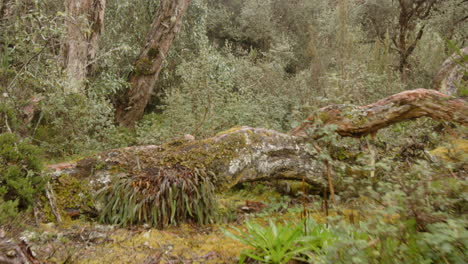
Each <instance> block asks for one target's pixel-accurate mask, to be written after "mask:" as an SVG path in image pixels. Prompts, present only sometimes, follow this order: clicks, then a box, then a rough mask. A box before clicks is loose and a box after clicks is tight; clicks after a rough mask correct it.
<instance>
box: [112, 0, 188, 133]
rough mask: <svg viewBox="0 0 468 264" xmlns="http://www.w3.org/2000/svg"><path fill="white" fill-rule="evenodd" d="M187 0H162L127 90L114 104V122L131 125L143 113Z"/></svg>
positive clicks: (179, 23)
mask: <svg viewBox="0 0 468 264" xmlns="http://www.w3.org/2000/svg"><path fill="white" fill-rule="evenodd" d="M190 2H191V0H162V1H161V3H160V7H159V9H158V13H157V14H156V17H155V20H154V21H153V24H152V25H151V29H150V31H149V33H148V36H147V40H146V45H145V47H144V48H143V49H142V51H141V53H140V56H139V57H138V59H137V61H136V62H135V64H134V71H133V72H132V73H131V74H130V77H129V82H130V89H129V90H127V91H126V92H125V93H124V94H123V95H122V96H121V97H120V98H119V100H118V102H117V104H116V114H115V115H116V121H117V123H119V124H120V125H122V126H126V127H132V126H133V125H134V124H135V122H136V121H138V120H140V119H141V117H142V116H143V113H144V110H145V107H146V105H147V104H148V102H149V99H150V97H151V94H152V92H153V87H154V85H155V83H156V81H157V80H158V76H159V72H160V71H161V69H162V67H163V65H164V62H165V59H166V56H167V54H168V52H169V49H170V47H171V45H172V41H173V40H174V38H175V36H176V35H177V33H179V31H180V28H181V26H182V17H183V15H184V14H185V12H186V11H187V8H188V6H189V5H190Z"/></svg>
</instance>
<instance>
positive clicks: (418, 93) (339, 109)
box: [290, 89, 468, 137]
mask: <svg viewBox="0 0 468 264" xmlns="http://www.w3.org/2000/svg"><path fill="white" fill-rule="evenodd" d="M423 116H427V117H431V118H433V119H435V120H440V121H451V122H456V123H459V124H461V125H464V126H467V125H468V103H467V102H466V101H465V100H463V99H454V98H452V97H450V96H449V95H446V94H442V93H440V92H437V91H435V90H427V89H416V90H410V91H405V92H401V93H398V94H395V95H392V96H390V97H387V98H385V99H382V100H380V101H377V102H375V103H373V104H369V105H365V106H354V105H331V106H327V107H324V108H321V109H320V110H318V111H317V112H316V113H314V114H312V115H310V116H309V117H308V118H307V119H306V120H305V121H304V122H303V123H302V124H301V125H300V126H298V127H296V128H294V129H292V130H291V131H290V134H291V135H294V136H300V137H309V136H312V137H316V135H309V132H308V131H309V130H311V129H313V128H315V127H317V126H320V125H336V126H337V130H336V132H337V133H339V134H340V135H342V136H350V137H361V136H365V135H368V134H373V133H376V132H377V131H378V130H379V129H382V128H385V127H387V126H389V125H391V124H395V123H398V122H401V121H405V120H411V119H415V118H419V117H423Z"/></svg>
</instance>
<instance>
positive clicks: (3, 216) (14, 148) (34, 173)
mask: <svg viewBox="0 0 468 264" xmlns="http://www.w3.org/2000/svg"><path fill="white" fill-rule="evenodd" d="M39 155H40V151H39V149H38V148H37V147H35V146H32V145H31V144H28V143H27V142H24V141H20V140H19V139H18V137H17V136H15V135H14V134H11V133H3V134H0V223H4V222H5V221H7V220H8V219H9V218H11V217H14V216H15V214H16V213H17V212H18V211H24V210H26V209H28V208H30V207H31V206H32V205H33V202H34V197H35V196H36V195H37V194H38V192H40V191H41V190H42V186H43V182H44V181H43V178H42V176H41V175H40V172H41V161H40V159H39Z"/></svg>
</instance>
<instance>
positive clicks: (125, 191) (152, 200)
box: [99, 164, 218, 228]
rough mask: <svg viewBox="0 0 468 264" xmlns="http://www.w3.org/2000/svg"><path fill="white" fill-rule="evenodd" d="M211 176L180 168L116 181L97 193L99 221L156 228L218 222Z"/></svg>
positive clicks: (144, 172)
mask: <svg viewBox="0 0 468 264" xmlns="http://www.w3.org/2000/svg"><path fill="white" fill-rule="evenodd" d="M210 176H211V175H209V173H206V172H205V171H204V170H201V169H189V168H187V167H184V166H182V165H180V164H178V165H175V166H172V167H154V168H148V169H144V170H142V171H141V172H140V173H138V174H137V176H133V177H126V178H121V179H120V180H117V182H115V183H114V184H112V185H111V186H109V187H108V188H106V189H105V190H103V191H102V192H101V193H100V195H99V196H100V198H101V199H102V202H103V204H104V205H105V206H104V208H103V209H102V211H101V213H100V221H101V222H104V223H109V224H117V225H121V226H129V225H138V224H149V225H151V226H153V227H156V228H164V227H167V226H168V225H176V224H178V223H181V222H194V223H198V224H209V223H213V222H215V221H217V219H218V206H217V202H216V199H215V192H214V186H213V184H212V181H211V179H210V178H211V177H210Z"/></svg>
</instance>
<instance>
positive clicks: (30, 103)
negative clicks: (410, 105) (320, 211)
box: [0, 0, 468, 263]
mask: <svg viewBox="0 0 468 264" xmlns="http://www.w3.org/2000/svg"><path fill="white" fill-rule="evenodd" d="M83 1H84V0H83ZM64 2H65V3H64ZM73 2H74V1H73V0H68V1H61V0H0V183H1V186H0V223H11V222H12V221H14V220H12V219H18V215H19V214H20V212H26V214H30V213H31V208H32V207H33V205H34V199H35V198H34V197H36V196H37V195H39V193H41V192H42V190H43V188H44V185H45V184H46V180H44V178H43V177H42V176H41V173H40V172H41V170H42V169H43V165H41V164H52V163H57V162H59V161H64V160H72V159H78V158H81V157H84V156H86V155H90V154H93V153H97V152H99V151H103V150H108V149H113V148H120V147H127V146H134V145H150V144H155V145H158V144H162V143H165V142H168V141H170V140H172V139H174V138H179V137H183V136H184V135H185V134H190V135H193V136H194V137H195V138H196V139H200V138H208V137H211V136H214V135H216V134H217V133H219V132H221V131H224V130H227V129H229V128H231V127H235V126H241V125H245V126H250V127H263V128H270V129H273V130H276V131H280V132H287V131H289V130H290V129H291V128H293V127H295V126H297V125H298V124H300V122H302V120H304V119H305V118H306V116H308V115H309V114H310V113H312V112H314V111H315V110H317V109H319V108H321V107H324V106H327V105H330V104H355V105H365V104H369V103H372V102H375V101H377V100H379V99H381V98H384V97H387V96H390V95H392V94H395V93H398V92H401V91H404V90H411V89H416V88H427V89H430V88H432V87H433V79H434V76H435V75H436V74H437V72H438V71H439V68H440V66H441V65H442V63H443V62H444V60H445V59H447V58H448V57H449V56H450V55H451V54H453V53H454V52H457V51H459V50H460V49H461V48H463V47H465V46H466V45H467V43H466V41H467V39H468V38H467V36H468V25H467V19H468V16H467V15H468V1H466V0H399V1H396V0H327V1H323V0H290V1H284V0H192V1H191V3H190V5H189V7H188V10H187V12H186V14H185V15H184V17H183V21H182V24H181V29H180V32H179V33H178V34H177V36H176V37H175V39H174V41H173V42H172V46H171V47H170V50H169V53H168V54H167V55H166V56H165V57H164V58H163V62H162V70H161V72H160V74H159V77H158V78H157V80H156V83H155V85H154V86H153V87H152V93H151V97H150V99H149V102H148V104H147V105H146V107H145V109H144V116H143V117H142V118H139V120H137V122H135V123H134V124H132V125H130V126H129V125H122V123H120V122H119V121H118V118H116V113H118V112H116V111H118V108H119V104H120V102H121V100H122V97H125V95H126V91H128V90H129V88H130V87H131V85H132V84H131V81H129V80H131V77H132V76H135V75H136V74H140V73H142V72H143V74H146V73H145V72H144V71H145V70H146V68H145V67H146V66H145V65H144V64H145V63H147V62H146V61H143V60H141V59H139V58H140V55H141V51H142V50H143V49H144V47H145V45H146V46H147V45H148V43H149V42H148V40H149V39H148V36H150V35H151V32H150V31H151V25H152V23H153V21H154V20H155V15H156V13H157V10H158V8H159V7H160V6H159V5H160V1H155V0H107V1H106V0H94V1H91V2H92V3H93V5H91V7H90V10H91V11H92V9H93V8H94V11H95V12H94V13H93V14H94V16H95V17H97V18H96V19H97V20H95V21H100V23H102V24H99V25H97V24H96V23H94V22H90V21H92V19H91V18H90V17H89V15H86V14H85V15H82V16H73V15H72V10H71V6H72V5H73V4H72V3H73ZM88 2H90V1H88ZM98 5H101V6H98ZM88 11H89V10H88ZM91 13H92V12H91ZM91 13H90V14H91ZM70 25H72V26H70ZM77 25H78V26H77ZM73 26H74V27H75V28H78V34H81V35H82V36H85V37H86V39H88V40H89V41H90V42H89V43H91V44H88V45H91V46H92V48H93V51H91V52H90V53H89V54H88V55H87V56H86V55H85V56H84V57H85V59H86V60H85V61H84V65H85V67H84V68H83V67H82V68H83V69H86V72H85V73H80V74H81V75H80V74H77V71H78V70H76V68H73V67H74V66H73V65H71V63H70V61H71V60H70V58H71V56H72V55H70V54H71V53H70V40H73V38H74V37H76V36H74V34H76V32H74V31H73V30H71V29H70V28H71V27H73ZM67 45H68V46H67ZM464 59H465V61H464V62H463V63H466V56H465V57H464ZM465 69H466V68H465ZM465 73H466V71H465ZM77 76H81V77H77ZM466 91H467V90H466V85H465V84H463V85H461V86H460V87H459V94H458V95H459V96H462V97H463V96H465V98H466V95H467V94H466ZM116 120H117V121H116ZM119 123H120V124H119ZM324 133H326V134H327V135H328V136H327V137H324V138H323V139H322V141H320V142H319V143H320V144H321V146H322V147H323V146H326V147H323V148H324V155H323V157H322V158H323V160H324V161H327V162H329V163H330V164H331V166H332V167H333V174H334V178H335V180H336V181H337V182H336V185H337V186H336V187H337V190H338V191H337V198H336V199H337V200H338V204H339V205H336V206H337V208H340V206H343V208H344V207H346V208H363V207H362V206H364V205H363V204H368V205H369V204H373V205H375V206H374V207H373V209H376V208H378V210H383V211H384V213H383V214H382V215H383V216H382V219H383V218H385V217H387V216H388V215H392V214H398V215H399V216H400V218H399V219H398V221H396V220H395V221H393V220H392V221H387V222H386V223H384V222H385V221H383V220H382V219H380V218H379V219H369V220H368V222H365V223H366V224H365V225H363V226H362V227H361V229H360V230H359V231H350V230H349V227H348V226H346V225H338V224H337V226H339V228H342V229H340V232H341V234H345V235H343V237H341V238H337V239H336V240H340V242H339V243H338V242H337V243H334V244H333V246H330V249H329V250H328V251H327V253H326V254H325V253H324V254H323V255H321V254H319V253H317V254H315V255H314V256H310V255H307V254H305V253H301V254H302V255H300V254H299V253H298V254H299V255H300V258H299V257H294V258H296V259H297V261H299V259H301V261H304V259H306V261H312V260H311V259H314V261H316V262H310V263H466V262H465V261H466V260H467V257H466V249H467V244H466V243H467V241H468V234H467V231H466V226H467V223H468V222H467V220H466V210H467V203H466V202H467V199H468V198H467V192H466V190H467V189H466V188H467V184H466V169H467V168H466V163H464V162H466V152H465V151H466V145H464V146H462V148H461V149H462V150H461V152H462V153H461V154H460V153H456V152H457V151H450V150H447V149H450V148H451V147H453V145H454V144H455V143H454V142H461V143H460V144H462V143H463V144H466V141H463V138H464V137H466V127H461V126H457V125H455V124H450V123H448V122H447V123H442V124H441V123H437V122H435V121H432V120H430V119H425V118H423V119H418V120H415V121H411V122H403V123H399V124H396V125H394V126H392V127H389V128H386V129H384V130H382V131H380V132H379V134H378V136H377V138H370V137H369V138H364V139H349V138H341V137H339V136H336V135H332V134H333V133H330V132H324ZM457 140H458V141H457ZM371 145H372V147H371ZM442 145H443V146H444V147H445V152H446V153H445V154H444V155H445V158H446V159H443V160H438V161H435V159H434V157H433V156H431V155H429V154H428V153H429V152H428V151H429V150H432V149H435V148H436V147H439V146H442ZM325 149H326V151H325ZM343 149H345V150H346V151H341V150H343ZM351 152H354V153H355V154H352V153H351ZM458 152H460V150H458ZM457 155H458V156H457ZM460 155H461V156H460ZM460 157H461V158H460ZM447 175H450V176H447ZM447 177H449V178H448V180H447ZM276 187H277V186H276ZM276 187H275V188H276ZM246 188H254V190H253V192H256V191H258V188H260V189H261V188H267V189H268V188H269V187H268V186H267V187H265V186H261V187H258V186H257V187H251V186H250V187H246ZM255 188H257V189H256V190H255ZM287 188H290V187H289V185H288V187H287ZM262 190H263V191H265V192H267V191H270V190H269V189H268V190H264V189H262ZM288 190H289V189H288ZM288 192H289V191H288ZM302 195H303V196H306V195H305V194H304V193H302ZM364 196H365V197H366V199H369V200H366V201H363V200H360V199H361V198H362V197H364ZM310 197H316V198H315V199H318V200H316V201H319V200H320V201H322V202H323V200H325V199H327V197H326V195H325V197H322V194H320V195H319V194H310ZM296 198H297V197H296ZM278 199H279V198H278ZM281 199H284V198H281ZM288 201H289V200H288ZM369 201H372V203H371V202H369ZM289 202H290V201H289ZM289 202H285V201H284V200H281V202H278V203H275V204H276V205H278V204H280V205H282V204H284V203H289ZM272 203H273V202H272ZM317 203H319V202H317ZM291 204H293V203H289V204H288V206H289V205H291ZM373 205H372V206H373ZM382 205H386V206H384V207H385V209H382ZM389 205H391V206H389ZM288 206H286V207H288ZM327 206H328V205H327ZM369 206H370V205H369ZM389 208H390V209H389ZM28 210H29V211H28ZM337 210H339V209H337ZM385 210H389V211H385ZM327 214H328V211H327ZM377 218H378V217H377ZM380 220H382V221H380ZM330 221H332V222H333V221H336V223H338V220H336V219H335V220H330ZM363 221H364V220H363ZM271 225H272V226H274V225H275V224H273V223H271ZM285 227H288V228H289V229H294V227H292V226H285ZM285 227H283V228H285ZM261 228H265V227H262V226H256V225H255V224H250V225H249V226H248V228H247V229H248V230H250V231H251V232H253V231H252V230H259V229H261ZM288 228H286V229H288ZM325 229H326V228H325ZM239 232H240V231H239ZM227 233H228V236H232V237H234V238H236V237H237V238H238V239H239V237H241V235H233V234H232V233H229V232H227ZM234 233H235V232H234ZM364 233H366V235H363V234H364ZM387 238H388V239H387ZM242 239H246V240H248V239H249V237H247V238H246V237H244V238H241V239H240V240H242ZM250 239H254V240H255V238H254V236H251V237H250ZM331 240H333V239H331ZM331 240H330V241H331ZM324 241H325V242H323V241H322V242H320V243H322V244H320V245H319V246H317V247H318V248H326V245H325V244H326V243H331V242H327V240H324ZM369 241H370V242H369ZM418 241H419V242H418ZM421 241H422V242H421ZM244 242H245V241H244ZM374 242H375V244H373V245H372V247H375V248H371V249H370V247H371V246H369V244H370V243H374ZM323 243H325V244H323ZM418 243H419V244H418ZM254 244H255V243H254ZM280 244H281V243H280ZM349 248H351V249H352V250H345V249H349ZM308 250H310V249H308ZM252 252H254V253H249V254H250V255H248V257H249V258H247V261H249V259H250V261H252V260H257V261H263V262H265V263H286V262H287V261H286V260H285V259H286V257H285V258H280V260H278V261H277V262H275V261H270V260H271V258H264V257H265V255H264V256H261V257H258V258H255V257H252V255H253V256H260V255H261V254H260V253H258V252H259V251H255V250H253V251H252ZM285 252H290V251H288V250H285ZM303 252H306V250H304V251H303ZM314 252H315V251H314ZM376 252H377V253H376ZM379 252H380V253H379ZM382 252H385V253H382ZM255 254H257V255H255ZM265 254H266V253H265ZM246 256H247V255H246ZM291 256H293V255H291ZM387 257H389V258H390V259H391V260H392V261H390V260H388V261H387V260H386V259H387ZM394 257H395V258H394ZM394 260H397V261H399V262H393V261H394ZM269 261H270V262H269ZM320 261H321V262H320ZM340 261H341V262H340ZM158 263H159V262H158ZM170 263H178V262H170ZM183 263H185V262H183ZM214 263H216V262H214ZM220 263H221V262H220ZM288 263H292V262H288Z"/></svg>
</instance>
